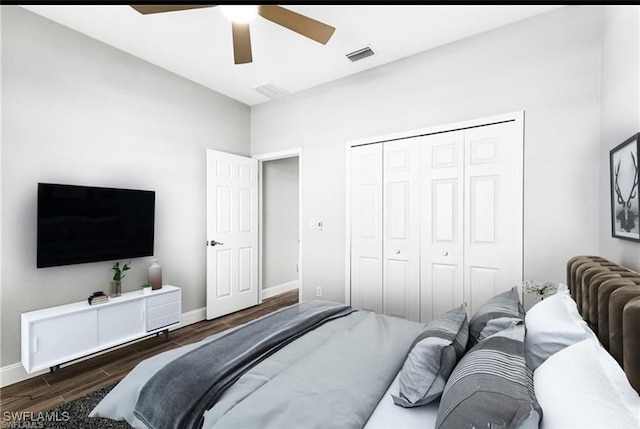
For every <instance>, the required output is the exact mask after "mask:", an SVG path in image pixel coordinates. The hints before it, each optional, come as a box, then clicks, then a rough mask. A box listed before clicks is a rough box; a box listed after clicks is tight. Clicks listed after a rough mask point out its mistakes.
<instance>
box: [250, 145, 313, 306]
mask: <svg viewBox="0 0 640 429" xmlns="http://www.w3.org/2000/svg"><path fill="white" fill-rule="evenodd" d="M253 158H254V159H257V160H258V162H259V168H258V171H259V175H260V176H259V177H260V179H259V190H258V193H259V215H258V219H259V226H258V230H259V248H260V250H259V255H260V256H259V261H258V284H259V290H260V302H262V300H263V299H265V298H270V297H273V296H276V295H280V294H282V293H285V292H290V291H294V290H297V291H298V298H299V299H300V294H301V284H302V261H301V230H300V226H301V222H300V213H301V196H302V192H301V180H300V178H301V168H302V166H301V150H300V149H294V150H291V151H285V152H277V153H271V154H264V155H259V156H254V157H253Z"/></svg>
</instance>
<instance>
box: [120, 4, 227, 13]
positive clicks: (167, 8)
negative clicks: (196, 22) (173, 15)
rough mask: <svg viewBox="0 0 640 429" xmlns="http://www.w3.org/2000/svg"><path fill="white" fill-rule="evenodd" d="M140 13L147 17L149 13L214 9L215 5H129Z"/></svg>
mask: <svg viewBox="0 0 640 429" xmlns="http://www.w3.org/2000/svg"><path fill="white" fill-rule="evenodd" d="M129 6H131V7H132V8H134V9H135V10H137V11H138V12H140V13H142V14H144V15H146V14H149V13H161V12H175V11H178V10H187V9H200V8H203V7H213V6H216V5H215V4H131V5H129Z"/></svg>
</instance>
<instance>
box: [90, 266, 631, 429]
mask: <svg viewBox="0 0 640 429" xmlns="http://www.w3.org/2000/svg"><path fill="white" fill-rule="evenodd" d="M638 278H639V276H638V275H637V274H636V273H634V272H633V271H631V270H628V269H626V268H624V267H621V266H619V265H617V264H615V263H613V262H611V261H608V260H606V259H605V258H600V257H597V256H588V255H585V256H576V257H574V258H571V259H570V260H569V261H568V262H567V282H566V285H564V284H562V285H560V287H559V288H558V291H557V293H555V294H554V295H552V296H551V297H548V298H545V299H544V300H543V301H541V302H540V303H538V304H536V305H534V306H533V307H532V308H531V309H530V310H529V311H527V312H525V311H524V308H523V307H522V305H521V303H520V298H519V294H518V289H517V287H513V288H512V289H511V290H509V291H506V292H503V293H500V294H497V295H496V296H494V297H493V298H491V299H489V300H488V301H487V302H485V303H484V304H483V305H482V306H481V307H480V308H478V310H477V311H476V313H475V314H472V315H468V314H467V311H466V309H465V308H464V307H462V306H461V307H457V308H453V309H451V310H450V311H448V312H445V313H443V314H441V315H439V316H438V318H436V319H435V320H434V321H432V322H430V323H428V324H421V323H416V322H410V321H407V320H403V319H398V318H392V317H388V316H385V315H381V314H376V313H373V312H368V311H362V310H360V311H355V310H354V309H352V308H351V307H349V306H346V305H343V304H340V303H332V302H326V301H310V302H302V303H299V304H296V305H293V306H290V307H287V308H284V309H281V310H278V311H276V312H274V313H272V314H269V315H266V316H263V317H261V318H260V319H256V320H254V321H252V322H249V323H247V324H245V325H242V326H239V327H237V328H234V329H232V330H229V331H225V332H222V333H219V334H216V335H214V336H211V337H209V338H207V339H205V340H202V341H200V342H198V343H195V344H190V345H187V346H183V347H180V348H178V349H174V350H170V351H167V352H164V353H162V354H159V355H157V356H154V357H152V358H149V359H147V360H145V361H144V362H142V363H140V364H139V365H138V366H137V367H136V368H134V369H133V370H132V371H131V372H130V373H129V374H128V375H127V377H125V378H124V379H123V380H122V381H121V382H120V383H119V384H118V385H117V386H116V387H115V388H113V389H112V390H111V391H110V392H109V394H108V395H107V396H106V397H105V398H104V399H103V400H102V401H101V402H100V403H99V404H98V405H97V406H96V407H95V408H94V409H93V410H92V411H91V414H90V416H91V417H96V418H109V419H113V420H126V421H127V422H128V423H129V424H130V425H131V426H133V427H134V428H141V429H146V428H154V429H156V428H157V429H160V428H163V429H164V428H198V429H199V428H205V429H226V428H236V429H237V428H243V429H245V428H247V429H250V428H261V429H268V428H290V427H291V428H293V427H295V428H309V429H312V428H318V429H320V428H322V429H327V428H340V429H362V428H364V429H388V428H394V429H395V428H399V429H413V428H437V429H447V428H455V429H459V428H466V427H469V428H470V427H485V428H486V427H489V428H493V429H499V428H538V427H540V428H545V429H567V428H574V427H575V428H581V429H589V428H594V429H595V428H598V429H600V428H603V427H606V428H608V429H615V428H625V429H626V428H631V427H640V397H639V396H638V391H640V344H639V342H640V281H637V279H638ZM596 285H597V286H596ZM594 308H595V313H592V310H593V309H594ZM469 316H470V317H469ZM605 316H606V317H605ZM605 319H606V320H605ZM603 339H606V341H603ZM587 374H588V376H585V375H587Z"/></svg>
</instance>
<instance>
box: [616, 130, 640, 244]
mask: <svg viewBox="0 0 640 429" xmlns="http://www.w3.org/2000/svg"><path fill="white" fill-rule="evenodd" d="M639 137H640V133H636V134H634V135H633V136H631V137H629V138H628V139H627V140H625V141H623V142H622V143H620V144H619V145H617V146H616V147H614V148H613V149H611V150H610V151H609V180H610V185H611V187H610V191H611V236H612V237H614V238H620V239H623V240H631V241H640V219H639V216H638V213H639V211H638V210H639V207H640V195H639V192H638V178H639V176H638V153H640V151H639V150H638V149H639V141H638V139H639Z"/></svg>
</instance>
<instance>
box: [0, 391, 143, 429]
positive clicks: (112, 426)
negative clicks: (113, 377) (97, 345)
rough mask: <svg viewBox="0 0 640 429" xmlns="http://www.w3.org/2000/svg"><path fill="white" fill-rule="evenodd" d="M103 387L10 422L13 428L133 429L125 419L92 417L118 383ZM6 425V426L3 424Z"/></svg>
mask: <svg viewBox="0 0 640 429" xmlns="http://www.w3.org/2000/svg"><path fill="white" fill-rule="evenodd" d="M116 384H117V383H114V384H112V385H110V386H106V387H103V388H102V389H100V390H96V391H95V392H93V393H90V394H89V395H87V396H84V397H82V398H79V399H76V400H74V401H70V402H67V403H66V404H63V405H60V406H59V407H56V408H53V409H51V410H48V411H43V412H42V413H34V414H33V415H32V416H31V419H27V420H23V421H21V422H16V423H12V424H9V426H7V427H9V428H11V429H14V428H15V429H32V428H46V429H71V428H72V429H131V426H130V425H129V424H128V423H127V422H125V421H121V422H120V421H115V420H111V419H103V418H97V417H96V418H90V417H89V413H90V412H91V410H93V409H94V408H95V406H96V405H98V402H100V401H101V400H102V398H104V397H105V396H106V395H107V393H109V391H111V389H113V387H114V386H115V385H116ZM3 427H5V426H3Z"/></svg>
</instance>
